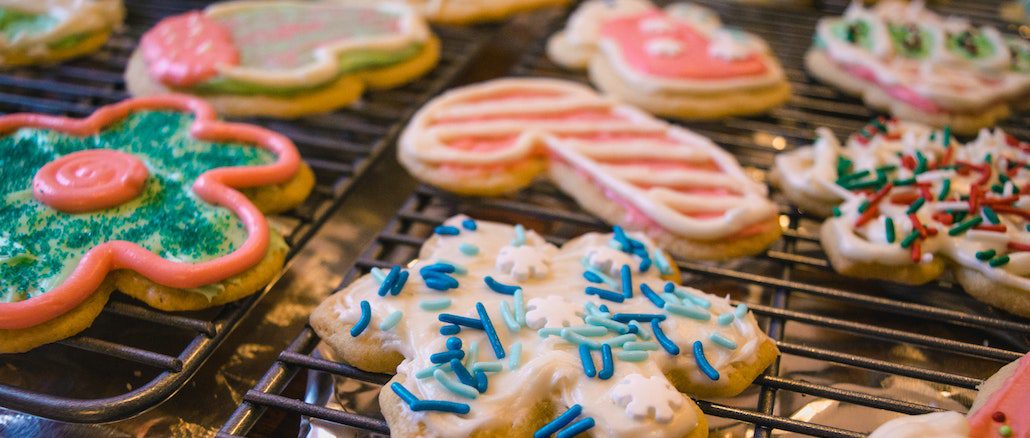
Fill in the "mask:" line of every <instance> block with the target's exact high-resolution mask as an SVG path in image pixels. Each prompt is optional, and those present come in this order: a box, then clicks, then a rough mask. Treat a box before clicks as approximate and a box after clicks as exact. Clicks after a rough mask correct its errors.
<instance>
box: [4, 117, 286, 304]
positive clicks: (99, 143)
mask: <svg viewBox="0 0 1030 438" xmlns="http://www.w3.org/2000/svg"><path fill="white" fill-rule="evenodd" d="M192 121H193V116H192V115H190V114H184V113H179V112H170V111H142V112H137V113H134V114H132V115H130V116H129V117H127V118H126V119H125V120H123V121H121V122H118V123H116V124H113V125H111V126H110V127H108V128H107V129H105V130H104V131H103V132H101V133H100V134H97V135H93V136H89V137H75V136H71V135H67V134H62V133H58V132H53V131H49V130H40V129H22V130H19V131H17V132H15V133H12V134H9V135H6V136H3V137H0V223H2V224H5V227H4V228H5V230H4V233H3V234H0V302H11V301H20V300H23V299H26V298H28V297H31V296H36V295H39V294H42V293H45V292H47V291H48V290H51V289H53V287H55V286H57V285H58V284H60V282H61V281H62V280H63V279H64V278H65V277H66V276H67V275H68V274H69V273H70V272H71V271H72V270H73V269H74V267H75V266H76V264H77V263H78V260H79V259H81V257H82V255H83V254H85V253H86V252H87V251H89V250H90V249H91V248H93V247H95V246H96V245H99V244H101V243H104V242H108V241H112V240H126V241H130V242H134V243H137V244H139V245H140V246H142V247H143V248H146V249H147V250H149V251H152V252H154V253H155V254H158V255H160V256H161V257H164V258H166V259H168V260H174V261H183V262H198V261H204V260H210V259H213V258H216V257H219V256H222V255H225V254H228V253H229V252H231V251H233V250H235V249H236V248H237V247H238V246H239V245H240V244H242V243H243V241H245V240H246V236H247V233H246V230H245V229H244V228H243V224H242V222H240V221H239V219H238V218H236V216H234V215H233V214H232V212H230V211H229V210H228V209H225V208H222V207H216V206H213V205H210V204H208V203H206V202H204V201H203V200H201V199H200V198H198V197H197V196H196V195H195V194H194V193H193V190H192V185H193V182H194V181H195V180H196V179H197V177H199V176H200V175H201V174H202V173H203V172H205V171H207V170H210V169H213V168H216V167H225V166H247V165H260V164H269V163H272V162H274V161H275V156H274V155H273V154H271V153H269V152H267V151H265V150H263V149H260V148H257V147H254V146H250V145H244V144H236V143H209V142H204V141H198V140H196V139H193V138H191V137H190V136H189V126H190V124H191V123H192ZM97 148H105V149H113V150H118V151H121V152H125V153H129V154H132V155H134V156H136V157H137V158H139V159H140V160H141V161H143V162H144V163H145V164H146V166H147V168H148V170H149V177H148V179H147V182H146V184H145V185H144V189H143V192H142V194H141V195H140V196H139V197H137V198H136V199H133V200H132V201H129V202H127V203H125V204H123V205H120V206H117V207H114V208H110V209H107V210H103V211H100V212H94V213H85V214H67V213H61V212H58V211H56V210H54V209H52V208H50V207H48V206H46V205H44V204H41V203H39V202H38V201H36V199H35V198H34V197H33V196H32V191H31V186H32V178H33V176H34V175H35V174H36V171H37V170H39V169H40V168H41V167H42V166H43V165H44V164H46V163H48V162H50V161H53V160H54V159H56V158H58V157H60V156H63V155H67V154H69V153H72V152H76V151H81V150H85V149H97ZM7 224H10V225H7Z"/></svg>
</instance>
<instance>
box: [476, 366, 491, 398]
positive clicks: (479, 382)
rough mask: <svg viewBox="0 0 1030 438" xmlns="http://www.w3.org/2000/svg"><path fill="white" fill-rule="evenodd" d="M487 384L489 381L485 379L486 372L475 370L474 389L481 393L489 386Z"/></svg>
mask: <svg viewBox="0 0 1030 438" xmlns="http://www.w3.org/2000/svg"><path fill="white" fill-rule="evenodd" d="M489 385H490V381H489V380H487V378H486V373H484V372H482V371H476V390H477V391H479V393H480V394H482V393H484V392H486V389H487V388H488V387H489Z"/></svg>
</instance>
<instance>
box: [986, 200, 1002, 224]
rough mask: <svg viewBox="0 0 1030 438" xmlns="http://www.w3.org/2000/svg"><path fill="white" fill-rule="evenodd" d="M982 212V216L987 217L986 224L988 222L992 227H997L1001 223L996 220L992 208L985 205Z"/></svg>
mask: <svg viewBox="0 0 1030 438" xmlns="http://www.w3.org/2000/svg"><path fill="white" fill-rule="evenodd" d="M983 212H984V216H987V222H990V223H992V224H994V225H998V224H1000V223H1001V221H1000V220H999V219H998V213H995V212H994V209H993V208H991V207H988V206H986V205H985V206H984V207H983Z"/></svg>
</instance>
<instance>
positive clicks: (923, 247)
mask: <svg viewBox="0 0 1030 438" xmlns="http://www.w3.org/2000/svg"><path fill="white" fill-rule="evenodd" d="M817 133H818V136H819V138H818V139H817V140H816V142H815V144H814V145H813V146H808V147H802V148H798V149H795V150H793V151H790V152H785V153H781V154H780V155H779V156H777V157H776V165H775V170H774V172H773V180H774V181H775V183H776V184H778V185H779V186H780V187H782V188H783V192H784V194H786V196H787V197H788V198H789V199H791V200H792V201H794V202H795V203H796V204H798V205H799V206H802V208H808V209H810V211H812V212H814V213H816V214H830V215H832V217H830V218H828V219H827V220H826V221H825V222H824V224H823V226H822V229H821V232H820V234H821V237H822V243H823V248H824V249H825V250H826V253H827V256H828V257H829V259H830V262H831V264H832V265H833V267H834V268H835V269H836V270H837V271H839V272H841V273H844V274H846V275H853V276H858V277H868V278H882V279H888V280H893V281H899V282H903V283H910V284H920V283H925V282H928V281H930V280H933V279H935V278H937V277H938V276H940V275H941V274H942V273H943V272H945V271H946V270H949V269H951V270H953V271H954V273H955V276H956V279H957V280H958V282H959V283H960V284H961V285H962V286H963V288H964V289H965V290H966V292H968V293H969V294H970V295H972V296H973V297H975V298H977V299H979V300H981V301H984V302H986V303H988V304H991V305H993V306H997V307H1000V308H1002V309H1005V310H1007V311H1009V312H1012V313H1015V314H1018V315H1023V316H1030V278H1028V276H1030V230H1028V228H1027V227H1028V225H1030V170H1028V167H1027V163H1028V160H1030V143H1027V142H1023V141H1020V140H1018V139H1016V138H1014V137H1012V136H1010V135H1008V134H1006V133H1004V132H1003V131H1002V130H1001V129H994V130H993V131H991V130H987V129H983V130H981V131H980V135H979V136H977V137H976V139H975V140H973V141H971V142H969V143H966V144H962V143H961V142H959V141H958V140H956V139H955V138H953V137H952V136H951V134H950V132H949V131H948V130H947V129H944V130H936V129H933V128H931V127H929V126H926V125H920V124H917V123H912V122H898V121H893V120H890V121H888V120H884V119H878V120H875V121H874V122H873V123H871V124H870V125H867V126H866V127H865V128H863V129H862V130H861V131H860V132H859V133H857V134H854V135H852V136H851V137H849V138H848V140H847V143H846V144H845V145H841V144H840V143H839V142H838V141H837V139H836V137H835V136H834V135H833V133H832V132H830V131H829V130H827V129H825V128H820V129H818V130H817ZM837 203H840V205H839V206H838V207H833V205H835V204H837Z"/></svg>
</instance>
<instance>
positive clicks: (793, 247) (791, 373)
mask: <svg viewBox="0 0 1030 438" xmlns="http://www.w3.org/2000/svg"><path fill="white" fill-rule="evenodd" d="M702 3H705V4H706V5H708V6H711V7H713V8H714V9H716V10H717V11H718V12H719V13H720V15H721V16H722V17H723V19H724V21H726V22H728V23H729V24H730V25H735V26H740V27H743V28H745V29H747V30H748V31H750V32H754V33H757V34H759V35H761V36H762V37H764V38H765V39H766V40H767V41H768V42H769V43H770V44H771V46H772V47H773V50H774V51H775V52H776V53H777V55H778V56H779V58H780V59H781V61H782V62H783V64H784V66H785V69H786V72H787V75H788V77H789V79H790V81H791V85H792V87H793V90H794V96H793V98H792V99H791V101H790V103H789V104H787V105H785V106H784V107H782V108H779V109H777V110H774V111H772V112H771V113H770V114H768V115H766V116H761V117H751V118H730V119H727V120H722V121H719V122H712V123H690V124H687V125H688V127H689V128H690V129H692V130H695V131H697V132H699V133H701V134H703V135H706V136H708V137H710V138H712V139H713V140H715V141H716V142H717V143H719V144H720V145H722V146H723V147H725V148H726V149H727V150H729V151H731V152H732V153H734V154H735V155H736V156H737V157H738V159H740V161H741V163H742V164H743V165H744V166H745V167H746V168H747V169H748V171H749V173H750V174H752V175H754V176H755V177H756V178H758V179H763V178H765V176H766V171H767V170H768V169H769V167H770V166H771V164H772V158H773V156H774V155H775V153H776V152H777V151H780V150H784V149H786V148H788V147H790V146H791V145H800V144H805V142H806V140H808V139H811V138H812V134H813V130H814V128H815V127H817V126H828V127H830V128H831V129H833V130H834V131H836V133H837V134H838V135H841V136H843V135H846V134H849V133H851V132H853V131H854V130H856V129H858V128H860V127H861V126H862V125H864V124H865V123H866V121H868V120H869V119H870V118H872V117H874V116H875V114H874V113H873V112H872V111H871V110H869V109H867V108H865V107H864V106H863V105H862V104H861V103H860V102H858V101H857V100H855V99H853V98H849V97H845V96H843V95H841V94H840V93H838V92H837V91H836V90H834V89H832V88H830V87H827V86H825V85H822V84H820V83H818V82H814V81H813V80H811V79H810V78H809V77H808V76H807V74H806V73H805V72H804V71H803V70H802V69H801V67H800V66H801V65H802V62H801V57H802V56H803V53H804V51H805V50H806V49H807V47H808V45H809V41H810V38H811V32H812V29H813V28H814V25H815V22H816V20H817V19H818V17H819V16H821V15H824V14H839V13H840V12H841V11H842V10H843V8H844V7H846V6H847V3H846V2H840V1H831V2H826V3H818V4H817V5H816V7H815V8H813V9H790V10H785V9H777V8H770V7H742V6H740V5H737V4H732V3H730V2H714V1H702ZM949 7H950V8H951V9H949V10H945V11H944V12H949V13H959V12H962V13H967V12H970V11H972V14H967V15H972V16H973V18H974V21H978V22H993V21H996V20H997V19H996V18H995V17H996V11H997V4H996V3H994V2H987V3H977V4H971V5H970V7H969V8H968V9H967V8H965V4H963V5H958V6H955V5H951V6H949ZM563 23H564V19H563V18H559V19H557V20H556V21H555V22H554V23H552V26H551V28H552V30H554V29H557V26H560V25H562V24H563ZM991 24H995V25H998V26H1000V27H1003V28H1004V27H1006V25H1005V24H1004V23H991ZM513 73H514V74H516V75H524V76H548V77H558V78H563V79H570V80H576V81H580V82H586V79H585V77H584V76H583V75H582V74H578V73H570V72H567V71H562V70H560V69H559V68H557V67H555V66H554V65H553V64H551V63H550V62H549V61H548V60H547V59H546V56H545V55H544V50H543V41H541V42H540V43H539V44H537V45H535V46H534V47H532V48H530V49H529V50H528V51H527V53H526V55H525V57H524V58H523V59H522V61H521V62H520V63H519V64H518V65H517V66H516V68H515V69H514V72H513ZM1028 121H1030V117H1027V116H1026V115H1023V116H1021V117H1018V118H1013V119H1010V120H1008V121H1007V122H1006V125H1005V126H1006V128H1007V129H1008V130H1010V131H1011V132H1013V133H1014V134H1015V135H1017V136H1021V137H1024V138H1025V137H1028V134H1030V131H1028V130H1027V127H1028V126H1030V124H1028V123H1027V122H1028ZM777 196H778V195H777ZM781 201H782V199H781ZM781 205H786V203H785V202H781ZM456 213H465V214H469V215H471V216H473V217H477V218H482V219H489V220H499V221H502V222H508V223H522V224H525V225H526V226H527V227H531V228H533V229H535V230H536V231H538V232H540V233H541V234H543V235H545V236H546V237H547V238H548V240H550V241H552V242H554V243H561V242H563V241H565V240H566V239H568V238H571V237H573V236H576V235H578V234H580V233H583V232H588V231H597V230H604V229H606V228H607V227H606V225H605V224H603V223H601V222H600V221H598V220H597V219H596V218H594V217H592V216H590V215H587V214H585V213H583V212H582V211H581V210H580V209H579V208H578V207H576V206H575V203H574V202H572V200H571V199H569V198H568V197H567V196H565V195H564V194H562V193H560V192H559V191H558V190H557V189H556V188H554V187H553V186H551V185H549V184H547V183H539V184H536V185H534V186H532V187H530V188H529V189H527V190H524V191H522V192H520V193H519V194H517V195H515V196H514V197H511V198H503V199H469V198H457V197H454V196H452V195H448V194H445V193H442V192H439V191H437V190H435V189H432V188H428V187H422V188H420V189H418V190H417V192H416V193H414V194H412V195H411V197H410V198H409V199H408V200H407V202H406V203H405V204H404V206H403V207H402V208H401V209H400V210H399V211H398V212H397V214H396V215H395V216H394V218H393V219H392V221H391V222H390V224H389V225H388V226H387V228H386V229H385V230H384V231H383V232H382V233H381V234H380V235H379V236H378V238H377V240H376V241H375V243H374V244H373V245H372V246H371V247H370V248H369V249H368V250H367V252H366V253H365V254H364V256H363V257H362V258H361V259H359V260H358V262H357V264H356V267H355V269H354V270H352V272H350V273H349V274H348V276H347V277H346V278H345V279H344V281H343V282H342V283H341V284H340V285H339V286H338V287H337V290H339V289H342V288H343V287H344V286H345V285H346V284H348V283H349V282H350V281H351V280H353V279H354V278H356V277H357V276H358V275H360V274H362V273H365V272H368V270H369V269H371V268H372V267H375V266H378V267H386V266H390V265H393V264H396V263H406V262H407V261H409V260H410V259H411V258H413V257H415V256H416V254H417V251H418V248H419V246H421V244H422V242H423V241H424V240H425V238H426V237H427V236H429V235H430V234H431V232H432V228H433V227H434V226H435V225H437V224H439V223H440V222H441V221H442V220H443V219H445V218H447V217H449V216H450V215H453V214H456ZM818 223H819V222H818V220H817V219H814V218H811V217H807V216H805V215H803V214H802V213H801V212H799V211H796V210H794V209H791V208H784V209H783V210H782V211H781V224H782V225H784V228H785V233H784V238H783V239H781V241H780V242H778V243H777V244H776V245H775V246H773V247H772V248H770V249H769V250H767V251H766V252H765V253H764V254H762V255H760V256H756V257H753V258H748V259H744V260H740V261H734V262H728V263H722V264H713V263H702V262H690V261H682V260H680V261H678V264H679V266H680V268H681V270H682V271H683V273H684V281H685V283H687V284H690V285H691V286H695V287H699V288H702V289H705V290H707V291H710V292H713V293H716V294H729V295H730V296H731V297H732V298H733V299H734V300H740V301H745V302H747V303H748V304H749V306H750V307H751V308H752V309H753V310H754V312H755V313H756V314H757V315H759V317H760V321H761V323H762V325H763V327H764V328H765V330H766V332H767V334H768V335H769V336H770V337H771V338H773V339H774V340H775V341H776V343H777V345H778V346H779V349H780V351H781V352H782V357H781V359H780V360H778V361H777V362H776V363H775V364H774V365H772V366H771V367H770V368H769V369H768V370H766V372H765V373H764V374H762V375H761V376H759V377H758V379H756V380H755V383H754V385H752V388H751V389H750V390H749V391H748V394H750V395H751V396H750V397H739V398H737V399H733V400H720V401H717V402H716V401H705V400H701V401H698V404H699V405H700V406H701V409H702V410H703V411H704V412H705V413H706V414H707V415H709V416H710V417H721V418H726V419H731V420H734V421H737V422H742V423H745V424H744V426H745V427H751V428H753V429H754V431H753V436H755V437H769V436H773V435H774V433H775V434H777V435H779V434H782V433H788V432H791V433H797V434H804V435H811V436H819V437H861V436H865V434H864V433H862V432H863V431H855V430H852V429H849V428H845V427H843V426H832V425H826V424H821V423H820V422H818V421H810V420H811V418H804V417H803V416H797V415H792V414H793V413H794V412H795V408H796V407H797V406H798V404H799V403H803V402H802V401H799V400H806V397H807V400H812V399H813V398H816V399H825V400H830V401H833V402H839V403H845V404H849V405H853V406H858V407H863V408H868V409H872V410H884V411H893V412H899V413H904V414H920V413H927V412H932V411H936V410H940V407H938V406H936V405H934V404H932V403H928V402H922V401H912V400H911V399H906V398H904V397H898V396H896V395H880V394H877V393H875V392H873V391H865V390H861V389H856V388H854V387H853V386H848V385H841V384H839V383H843V382H853V381H862V382H864V383H870V382H872V383H871V386H875V384H876V383H882V382H883V381H885V380H887V379H892V378H900V379H906V380H907V381H913V382H920V383H921V384H925V385H929V386H933V387H934V388H937V389H939V390H940V391H941V392H947V391H951V392H961V391H962V390H963V389H964V390H973V389H975V388H976V386H977V385H979V384H980V383H981V382H982V378H983V377H986V376H987V375H990V374H992V373H993V372H994V371H995V370H997V369H998V368H999V367H1000V366H1001V365H1002V364H1003V363H1005V362H1008V361H1011V360H1014V359H1017V358H1019V357H1020V356H1021V355H1022V354H1023V353H1025V352H1026V351H1027V350H1028V349H1030V321H1027V320H1025V319H1019V318H1016V317H1013V316H1011V315H1007V314H1004V313H1002V312H999V311H997V310H994V309H991V308H989V307H987V306H985V305H983V304H980V303H978V302H976V301H974V300H973V299H971V298H969V297H968V296H966V295H965V294H964V293H962V292H961V290H960V289H959V288H957V287H956V286H955V285H954V284H953V283H952V282H951V281H950V280H948V279H944V280H941V281H937V282H935V283H932V284H930V285H927V286H923V287H918V288H914V287H904V286H900V285H896V284H890V283H886V282H877V281H861V280H855V279H845V278H843V277H841V276H839V275H837V274H835V273H834V272H833V270H832V268H830V266H829V263H828V261H827V260H826V257H825V254H824V253H823V251H822V249H821V247H820V245H819V239H818V235H817V234H816V232H815V231H814V230H816V227H817V226H818ZM318 342H319V339H318V336H317V335H315V334H314V333H313V332H312V331H311V330H310V328H309V329H305V330H304V331H303V332H302V333H301V334H300V335H299V336H298V337H297V338H296V339H295V340H294V341H293V343H291V344H290V346H289V347H288V348H287V349H286V350H285V351H283V352H282V353H281V354H280V356H279V358H278V360H277V362H276V363H274V364H273V365H272V367H271V369H270V370H269V371H268V372H267V373H266V374H265V376H264V377H263V378H262V379H261V380H260V381H259V382H258V384H257V385H256V386H255V387H254V389H252V390H250V391H249V392H247V393H246V395H245V396H244V402H243V403H242V404H241V406H240V408H239V409H237V411H236V412H235V413H234V414H233V415H232V417H231V418H230V419H229V420H228V422H227V423H226V425H225V426H224V427H223V429H222V431H221V433H220V436H224V437H231V436H243V435H246V434H248V433H249V432H250V431H251V429H252V427H253V426H254V425H255V424H256V423H257V422H258V421H259V420H260V419H261V418H262V416H263V415H264V414H265V412H266V411H267V410H269V409H272V410H278V411H284V412H288V413H293V414H296V415H300V416H306V417H312V418H318V419H323V420H327V421H331V422H335V423H338V424H342V425H346V426H350V427H353V428H356V429H361V430H363V431H365V432H367V433H372V434H388V433H389V429H388V427H387V425H386V423H385V421H384V420H383V419H382V418H381V417H378V416H374V415H373V416H368V415H361V414H356V413H353V412H345V411H342V410H337V409H331V408H327V407H325V406H321V405H317V404H311V403H308V402H306V401H304V400H302V399H300V398H293V397H291V396H290V395H289V394H286V393H284V391H286V389H287V386H288V385H290V384H291V382H293V381H294V380H295V378H296V376H298V375H304V374H298V373H299V372H300V371H305V370H306V371H309V372H310V371H317V372H324V373H328V374H331V375H332V376H335V378H336V379H355V380H359V381H363V382H369V383H372V384H377V385H382V384H383V383H385V382H386V381H388V380H389V378H390V376H387V375H381V374H372V373H366V372H363V371H361V370H358V369H355V368H353V367H350V366H348V365H346V364H342V363H338V362H333V361H331V360H326V359H323V358H321V356H320V355H318V354H316V353H315V348H316V346H317V345H318ZM799 363H801V364H805V366H799V365H798V364H799ZM812 364H815V366H818V367H820V369H824V370H831V372H832V373H831V374H832V375H831V376H830V377H829V378H827V377H826V376H824V375H816V374H812V373H808V372H807V371H806V370H807V369H808V368H811V366H812ZM806 367H808V368H806ZM867 386H868V385H867ZM967 392H968V391H967ZM966 402H968V400H966ZM966 404H968V403H966ZM864 412H868V411H864ZM737 425H738V426H740V423H737ZM774 431H775V432H774Z"/></svg>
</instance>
